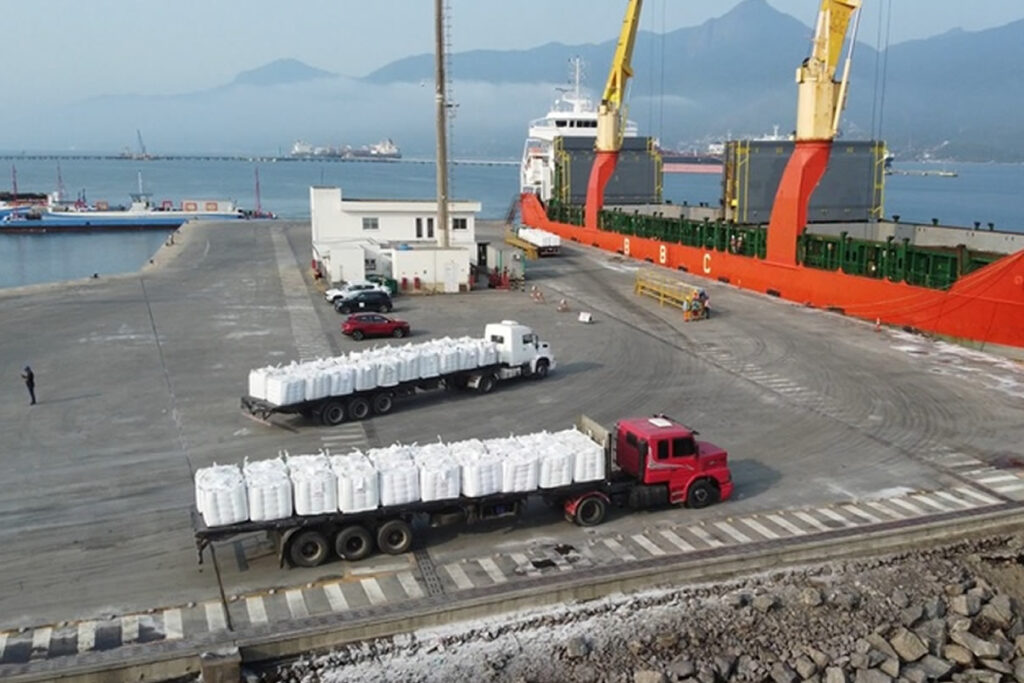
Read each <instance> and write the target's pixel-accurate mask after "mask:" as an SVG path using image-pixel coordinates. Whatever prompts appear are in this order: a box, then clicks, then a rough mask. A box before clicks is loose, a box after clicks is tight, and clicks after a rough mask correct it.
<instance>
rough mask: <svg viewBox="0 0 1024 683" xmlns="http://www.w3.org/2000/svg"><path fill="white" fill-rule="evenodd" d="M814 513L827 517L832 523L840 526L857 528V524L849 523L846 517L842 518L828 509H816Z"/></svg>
mask: <svg viewBox="0 0 1024 683" xmlns="http://www.w3.org/2000/svg"><path fill="white" fill-rule="evenodd" d="M815 512H817V513H818V514H819V515H822V516H823V517H828V518H829V519H831V520H832V521H834V522H837V523H839V524H842V525H843V526H857V522H851V521H850V520H848V519H847V518H846V517H843V516H842V515H841V514H839V513H838V512H836V511H835V510H832V509H830V508H818V509H817V510H815Z"/></svg>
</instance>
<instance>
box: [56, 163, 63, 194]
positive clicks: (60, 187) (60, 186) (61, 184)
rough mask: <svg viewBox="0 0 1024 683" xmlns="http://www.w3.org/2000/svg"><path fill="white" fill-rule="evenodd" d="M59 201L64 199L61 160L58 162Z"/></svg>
mask: <svg viewBox="0 0 1024 683" xmlns="http://www.w3.org/2000/svg"><path fill="white" fill-rule="evenodd" d="M57 201H64V177H63V176H62V175H61V173H60V162H59V161H58V162H57Z"/></svg>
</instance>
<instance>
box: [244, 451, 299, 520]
mask: <svg viewBox="0 0 1024 683" xmlns="http://www.w3.org/2000/svg"><path fill="white" fill-rule="evenodd" d="M242 475H243V476H244V477H245V490H246V496H247V497H248V499H249V519H250V520H251V521H253V522H263V521H267V520H272V519H284V518H285V517H290V516H291V515H292V483H291V480H290V479H289V478H288V467H287V465H285V464H284V460H283V459H281V458H274V459H272V460H255V461H253V462H249V461H248V460H246V461H245V464H244V465H243V466H242Z"/></svg>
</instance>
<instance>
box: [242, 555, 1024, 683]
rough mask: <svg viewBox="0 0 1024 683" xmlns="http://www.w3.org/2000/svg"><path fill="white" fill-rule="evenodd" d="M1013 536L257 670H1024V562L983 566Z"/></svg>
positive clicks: (981, 678)
mask: <svg viewBox="0 0 1024 683" xmlns="http://www.w3.org/2000/svg"><path fill="white" fill-rule="evenodd" d="M1007 547H1008V546H1007V545H1006V539H990V540H986V541H975V542H971V543H967V544H962V545H958V546H954V547H949V548H943V549H935V550H929V551H919V552H914V553H908V554H904V555H901V556H892V557H887V558H884V559H872V560H867V561H863V562H855V563H846V564H838V563H836V564H830V565H823V566H817V567H808V568H801V569H796V570H790V571H778V572H773V573H771V574H768V575H761V576H757V577H753V578H750V579H748V580H745V581H741V582H740V581H737V582H731V583H728V584H719V585H714V586H698V587H691V588H687V589H678V590H670V591H660V592H650V593H645V594H640V595H635V596H631V597H628V598H627V597H622V596H619V597H618V598H617V599H613V598H609V599H607V600H602V601H598V602H592V603H586V604H584V605H575V606H571V607H565V608H562V609H559V610H548V611H545V612H542V613H539V614H532V615H520V616H518V617H515V616H513V617H506V618H503V619H496V620H495V621H494V622H493V623H491V622H489V623H487V624H484V625H480V624H474V625H473V626H465V627H463V628H462V629H461V630H456V629H454V628H453V629H452V630H451V632H448V633H444V634H437V633H429V632H418V633H416V634H412V635H406V636H404V637H403V638H401V639H396V640H378V641H373V642H372V643H360V644H357V645H353V646H351V647H348V648H343V649H341V650H338V651H335V652H333V653H331V654H329V655H324V656H320V657H316V658H310V659H305V660H303V661H300V662H298V663H295V664H292V665H291V666H289V667H284V668H282V669H279V670H276V671H272V672H266V673H264V674H263V675H262V676H261V677H260V678H261V679H262V680H266V681H296V682H302V683H321V682H322V683H329V682H332V681H343V680H361V681H363V680H365V681H376V680H381V681H384V680H409V681H419V680H423V681H435V680H436V681H441V680H495V681H511V682H515V683H520V682H526V681H562V680H565V681H580V682H581V683H586V682H587V681H594V682H596V681H617V682H622V683H670V682H679V681H685V682H686V683H725V682H731V681H766V682H767V681H770V682H773V683H797V682H799V681H808V682H811V683H886V682H889V681H900V682H902V681H907V682H910V683H925V682H926V681H950V680H951V681H964V682H967V681H972V682H974V681H977V682H981V683H988V682H991V683H999V682H1002V681H1013V680H1017V681H1024V607H1022V604H1021V603H1020V602H1018V595H1019V592H1020V589H1021V587H1022V586H1024V572H1021V571H1020V569H1019V568H1017V569H1015V570H1014V572H1015V573H1014V572H1010V573H1006V572H1004V573H999V572H986V571H984V569H985V567H986V566H988V565H987V564H986V561H985V558H986V557H988V558H998V556H1000V553H1003V554H1005V553H1006V552H1007V551H1006V550H1005V549H1006V548H1007ZM1009 547H1010V548H1022V547H1024V543H1021V542H1020V541H1019V540H1018V541H1013V544H1012V545H1011V546H1009ZM1017 553H1021V551H1020V550H1012V551H1011V552H1010V556H1009V557H1010V559H1012V560H1014V561H1013V562H1010V563H1005V564H1012V565H1013V567H1018V565H1017V563H1016V561H1015V560H1016V557H1017ZM1022 556H1024V554H1022ZM982 574H987V575H988V578H985V576H983V575H982ZM993 577H996V578H993ZM1008 577H1009V578H1008Z"/></svg>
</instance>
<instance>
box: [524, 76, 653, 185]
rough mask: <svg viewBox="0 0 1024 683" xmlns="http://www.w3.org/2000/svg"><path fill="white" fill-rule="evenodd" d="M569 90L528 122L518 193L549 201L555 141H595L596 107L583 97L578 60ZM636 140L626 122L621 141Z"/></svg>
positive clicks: (631, 125) (633, 126) (633, 127)
mask: <svg viewBox="0 0 1024 683" xmlns="http://www.w3.org/2000/svg"><path fill="white" fill-rule="evenodd" d="M572 69H573V88H572V90H571V91H568V92H563V93H562V95H561V96H560V97H559V98H558V100H557V101H556V102H555V104H554V106H553V107H552V108H551V111H549V112H548V113H547V116H544V117H543V118H539V119H534V120H532V121H530V126H529V129H528V130H527V135H526V144H525V145H524V147H523V161H522V164H521V166H520V171H519V185H520V191H521V192H530V193H533V194H535V195H537V196H538V197H540V198H541V199H542V200H543V201H547V200H549V199H550V198H551V189H552V185H553V184H554V177H555V144H554V143H555V138H557V137H581V138H596V137H597V107H596V106H594V102H593V101H592V100H591V99H590V98H589V97H587V96H586V95H584V94H583V91H582V89H581V86H580V83H581V80H582V70H583V67H582V63H581V62H580V60H579V58H575V59H573V60H572ZM636 136H637V125H636V123H635V122H633V121H627V122H626V125H625V126H624V128H623V137H627V138H633V137H636Z"/></svg>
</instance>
